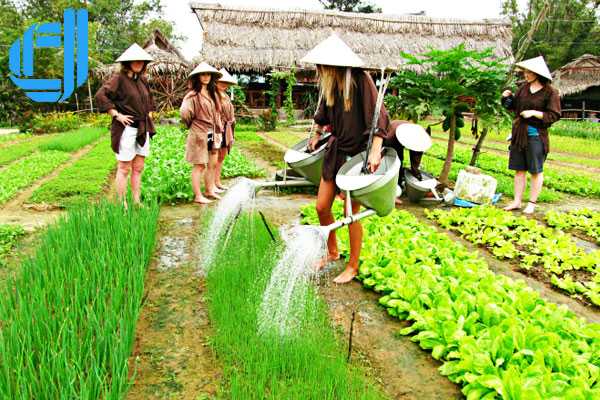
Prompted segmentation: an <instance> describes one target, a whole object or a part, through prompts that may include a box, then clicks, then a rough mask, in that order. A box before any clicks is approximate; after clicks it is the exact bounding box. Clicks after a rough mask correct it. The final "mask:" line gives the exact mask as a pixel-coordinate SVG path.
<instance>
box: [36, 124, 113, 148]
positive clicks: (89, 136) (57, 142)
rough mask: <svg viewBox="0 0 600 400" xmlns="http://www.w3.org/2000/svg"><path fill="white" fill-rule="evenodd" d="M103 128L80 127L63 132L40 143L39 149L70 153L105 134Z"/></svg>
mask: <svg viewBox="0 0 600 400" xmlns="http://www.w3.org/2000/svg"><path fill="white" fill-rule="evenodd" d="M106 132H107V131H106V129H105V128H93V127H88V128H80V129H77V130H74V131H71V132H65V133H62V134H60V135H57V136H55V137H54V138H53V139H52V140H49V141H47V142H45V143H42V144H41V145H40V146H39V150H41V151H48V150H56V151H64V152H67V153H72V152H74V151H77V150H79V149H81V148H82V147H84V146H86V145H88V144H90V143H92V142H94V141H96V140H98V139H99V138H100V136H102V135H104V134H106Z"/></svg>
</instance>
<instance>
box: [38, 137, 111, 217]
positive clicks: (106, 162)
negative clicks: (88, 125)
mask: <svg viewBox="0 0 600 400" xmlns="http://www.w3.org/2000/svg"><path fill="white" fill-rule="evenodd" d="M115 166H116V162H115V157H114V154H113V151H112V149H111V148H110V141H109V140H108V139H103V140H101V141H100V142H98V143H97V144H96V145H95V147H94V148H93V149H92V150H90V152H89V153H87V154H86V155H84V156H83V157H82V158H80V159H79V160H77V161H76V162H75V163H73V165H70V166H69V167H67V168H65V169H64V170H62V171H61V172H60V173H59V174H58V175H57V176H56V177H55V178H53V179H51V180H49V181H48V182H46V183H44V184H43V185H42V186H40V187H39V188H38V189H37V190H36V191H35V192H33V194H32V195H31V197H30V198H29V202H30V203H48V204H54V205H58V206H61V207H65V206H68V205H70V204H76V203H80V202H82V201H90V200H92V199H94V198H95V197H97V196H98V195H99V194H100V193H101V192H102V191H103V189H104V188H105V186H106V182H107V178H108V176H109V174H110V173H111V171H113V170H114V169H115Z"/></svg>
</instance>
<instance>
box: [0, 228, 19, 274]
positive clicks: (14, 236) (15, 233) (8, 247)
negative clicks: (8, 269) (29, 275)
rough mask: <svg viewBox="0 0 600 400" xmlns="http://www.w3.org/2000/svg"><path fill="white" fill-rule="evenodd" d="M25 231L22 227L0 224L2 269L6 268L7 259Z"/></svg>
mask: <svg viewBox="0 0 600 400" xmlns="http://www.w3.org/2000/svg"><path fill="white" fill-rule="evenodd" d="M23 235H25V231H24V230H23V227H22V226H21V225H8V224H0V268H3V267H5V266H6V260H5V257H6V256H7V255H9V254H10V252H11V251H12V250H13V248H14V247H15V245H16V244H17V241H18V240H19V238H20V237H21V236H23Z"/></svg>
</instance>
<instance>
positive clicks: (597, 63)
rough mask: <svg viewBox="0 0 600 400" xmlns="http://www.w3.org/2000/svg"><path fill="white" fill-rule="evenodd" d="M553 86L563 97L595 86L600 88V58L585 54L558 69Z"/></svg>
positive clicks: (555, 72)
mask: <svg viewBox="0 0 600 400" xmlns="http://www.w3.org/2000/svg"><path fill="white" fill-rule="evenodd" d="M552 75H554V82H553V85H554V86H555V87H556V88H557V89H558V90H559V91H560V94H561V96H569V95H573V94H577V93H581V92H583V91H585V90H587V89H588V88H591V87H593V86H600V56H594V55H591V54H584V55H582V56H581V57H579V58H577V59H575V60H573V61H571V62H570V63H568V64H566V65H564V66H563V67H561V68H560V69H557V70H556V71H554V73H553V74H552Z"/></svg>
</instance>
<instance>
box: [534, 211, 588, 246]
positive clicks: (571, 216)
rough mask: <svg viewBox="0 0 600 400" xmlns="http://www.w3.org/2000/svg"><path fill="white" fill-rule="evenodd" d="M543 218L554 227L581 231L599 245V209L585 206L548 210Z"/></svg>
mask: <svg viewBox="0 0 600 400" xmlns="http://www.w3.org/2000/svg"><path fill="white" fill-rule="evenodd" d="M545 219H546V223H547V224H548V225H550V226H552V227H554V228H556V229H560V230H575V231H578V232H581V233H583V234H585V235H587V236H589V237H590V238H592V239H594V240H596V242H597V243H598V244H599V245H600V211H594V210H590V209H587V208H584V209H581V210H575V211H569V212H559V211H548V212H547V213H546V215H545Z"/></svg>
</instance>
